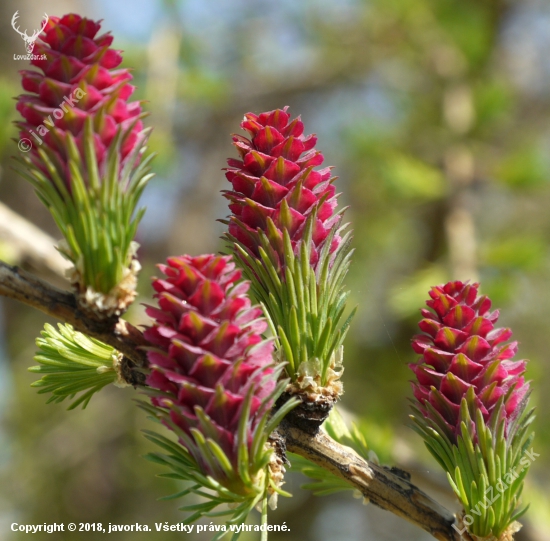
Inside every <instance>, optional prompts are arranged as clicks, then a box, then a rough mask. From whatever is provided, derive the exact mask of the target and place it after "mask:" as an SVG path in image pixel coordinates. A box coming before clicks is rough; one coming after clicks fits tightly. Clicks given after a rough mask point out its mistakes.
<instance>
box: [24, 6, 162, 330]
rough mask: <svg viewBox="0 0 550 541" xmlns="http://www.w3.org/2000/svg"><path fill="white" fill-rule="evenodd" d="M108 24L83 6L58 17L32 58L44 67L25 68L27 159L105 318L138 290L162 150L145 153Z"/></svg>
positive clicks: (88, 295)
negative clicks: (81, 11)
mask: <svg viewBox="0 0 550 541" xmlns="http://www.w3.org/2000/svg"><path fill="white" fill-rule="evenodd" d="M100 27H101V24H100V23H99V22H96V21H93V20H91V19H87V18H83V17H81V16H80V15H76V14H70V15H65V16H63V17H61V18H60V17H50V19H49V20H48V23H47V25H46V26H45V29H44V31H43V33H42V34H41V35H40V41H38V42H37V43H36V45H35V47H34V55H35V57H36V58H35V59H34V60H32V61H31V64H32V65H33V66H35V67H36V68H38V71H37V70H23V71H22V72H21V75H22V85H23V89H24V90H25V91H26V93H25V94H22V95H20V96H19V97H18V99H17V110H18V111H19V112H20V113H21V115H22V116H23V120H22V121H19V122H17V125H18V127H19V129H20V139H21V141H22V143H23V144H22V145H20V150H21V151H22V152H21V153H20V154H19V157H18V158H17V161H18V163H19V164H20V165H21V167H19V169H18V170H19V172H20V174H21V175H22V176H23V177H25V178H26V179H27V180H29V181H30V182H31V183H32V184H33V186H34V188H35V190H36V192H37V194H38V196H39V197H40V199H41V201H42V202H43V203H44V204H45V205H46V206H47V207H48V209H49V210H50V212H51V214H52V216H53V218H54V220H55V221H56V223H57V225H58V227H59V229H60V230H61V233H62V234H63V236H64V241H63V242H62V243H61V244H60V245H59V251H60V252H61V253H62V254H63V255H64V256H65V257H66V258H67V259H68V260H70V261H71V262H72V263H73V265H74V268H73V269H71V271H70V276H69V278H70V280H71V283H72V284H73V287H74V289H75V290H76V292H77V294H78V297H79V304H80V306H81V308H83V309H85V310H87V311H91V312H92V313H93V314H94V315H95V316H97V317H98V318H101V319H105V318H111V317H113V316H119V315H121V314H122V313H123V312H124V311H125V310H126V309H127V308H128V306H129V305H130V304H131V303H132V302H133V300H134V298H135V296H136V293H135V288H136V283H137V280H136V276H137V273H138V271H139V269H140V266H139V262H138V261H137V259H136V258H135V255H136V250H137V244H136V243H135V242H134V240H133V239H134V237H135V235H136V231H137V227H138V224H139V222H140V220H141V217H142V216H143V212H144V210H143V209H141V210H137V211H136V207H137V204H138V202H139V198H140V196H141V193H142V192H143V189H144V188H145V185H146V184H147V182H148V180H149V179H150V178H151V177H152V174H149V170H148V163H149V161H150V159H151V158H152V156H148V157H147V158H142V154H143V152H144V151H145V144H146V141H147V137H148V134H149V131H150V130H149V129H143V125H142V122H141V117H142V116H143V115H144V114H143V113H142V111H141V105H140V102H139V101H130V97H131V95H132V93H133V91H134V87H133V86H132V85H131V84H130V81H131V79H132V76H131V75H130V71H129V70H128V69H126V68H120V67H119V66H120V63H121V62H122V56H121V54H120V51H118V50H116V49H112V48H111V47H110V46H111V43H112V41H113V36H111V35H110V34H108V33H107V34H101V35H99V30H100ZM23 140H24V141H23ZM29 144H30V145H32V147H31V148H30V151H29V152H24V150H27V147H28V146H29Z"/></svg>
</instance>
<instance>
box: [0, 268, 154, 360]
mask: <svg viewBox="0 0 550 541" xmlns="http://www.w3.org/2000/svg"><path fill="white" fill-rule="evenodd" d="M0 295H3V296H5V297H9V298H11V299H15V300H17V301H19V302H22V303H24V304H27V305H28V306H32V307H33V308H36V309H37V310H40V311H42V312H44V313H45V314H48V315H49V316H52V317H55V318H57V319H60V320H61V321H64V322H65V323H70V324H71V325H72V326H73V327H74V328H75V329H76V330H77V331H80V332H82V333H85V334H87V335H88V336H93V337H94V338H97V339H98V340H101V341H102V342H104V343H105V344H109V345H110V346H112V347H114V348H115V349H117V350H118V351H120V352H121V353H122V354H124V356H125V357H127V358H128V359H130V360H131V361H132V362H133V363H134V364H135V365H136V366H137V367H139V368H144V367H146V366H147V356H146V354H145V352H144V351H143V350H141V349H138V348H139V347H140V346H147V345H148V342H147V341H146V340H145V338H144V337H143V334H142V333H141V331H140V330H139V329H136V327H134V326H133V325H131V324H130V323H128V322H127V321H124V320H123V319H119V320H118V321H117V320H116V319H115V320H114V321H110V322H109V323H108V324H106V322H105V321H104V320H100V319H95V318H94V317H93V315H92V314H90V313H89V312H84V311H83V310H81V309H80V308H79V306H78V303H77V301H76V297H75V296H74V295H73V294H72V293H70V292H68V291H63V290H61V289H58V288H57V287H54V286H52V285H51V284H49V283H48V282H46V281H44V280H41V279H40V278H37V277H36V276H33V275H32V274H31V273H29V272H27V271H24V270H23V269H20V268H18V267H12V266H11V265H8V264H6V263H4V262H3V261H0Z"/></svg>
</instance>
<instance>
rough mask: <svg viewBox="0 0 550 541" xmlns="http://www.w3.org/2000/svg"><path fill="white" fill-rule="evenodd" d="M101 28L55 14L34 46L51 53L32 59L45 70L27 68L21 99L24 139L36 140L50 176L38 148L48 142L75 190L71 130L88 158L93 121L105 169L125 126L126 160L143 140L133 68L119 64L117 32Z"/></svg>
mask: <svg viewBox="0 0 550 541" xmlns="http://www.w3.org/2000/svg"><path fill="white" fill-rule="evenodd" d="M100 27H101V24H100V22H96V21H93V20H91V19H86V18H83V17H81V16H80V15H76V14H69V15H64V16H63V17H61V18H60V17H50V19H49V21H48V24H47V25H46V27H45V29H44V32H43V33H42V34H41V36H40V39H41V41H38V42H37V43H36V45H35V48H34V54H35V55H37V56H38V57H42V56H45V60H43V59H35V60H32V61H31V64H32V65H33V66H36V67H37V68H38V69H39V70H40V71H30V70H23V71H21V76H22V84H23V88H24V90H26V91H27V94H22V95H20V96H19V97H18V100H17V110H18V111H19V112H20V113H21V115H22V116H23V118H24V121H22V122H19V123H18V126H19V128H20V130H21V131H20V137H21V138H25V139H28V140H30V141H31V143H32V145H33V148H32V150H31V156H32V157H33V161H34V163H35V164H36V165H37V166H38V167H40V168H41V169H42V170H43V171H44V172H45V173H46V174H49V173H48V171H47V169H46V168H45V167H44V165H43V164H42V163H41V162H40V160H39V159H38V149H39V148H40V147H41V146H42V145H46V146H47V147H49V148H51V149H52V150H53V151H54V152H55V156H56V158H57V163H56V165H58V166H60V167H61V168H62V170H64V172H65V175H64V177H65V178H64V180H65V182H66V183H67V187H68V188H69V190H70V188H71V186H70V180H69V179H70V171H69V168H68V163H67V162H68V154H67V145H66V141H65V138H66V134H67V133H71V134H72V135H73V136H74V138H75V140H76V143H77V145H78V147H79V149H80V152H81V155H82V158H84V149H83V145H82V139H83V135H84V124H85V121H86V119H88V118H89V119H91V121H92V126H93V137H94V145H95V151H96V156H97V160H98V168H99V171H100V173H101V172H103V170H104V168H105V167H106V158H107V150H108V148H109V146H110V145H111V143H112V142H113V139H114V138H115V135H116V132H117V128H118V127H119V126H121V127H122V129H123V130H124V131H126V132H127V133H126V136H125V139H124V141H123V143H122V145H121V148H120V159H121V162H122V163H123V162H124V160H125V159H126V158H127V157H128V156H129V155H130V153H131V152H132V150H133V149H134V148H135V147H136V145H138V143H139V142H140V141H141V140H142V139H143V134H142V130H143V126H142V123H141V121H140V120H139V118H140V115H141V114H142V112H141V106H140V103H139V102H138V101H129V98H130V96H131V95H132V93H133V91H134V87H133V86H132V85H131V84H130V83H129V81H131V79H132V76H131V74H130V72H129V70H128V69H126V68H118V66H119V65H120V63H121V62H122V56H121V54H120V51H118V50H116V49H111V48H110V45H111V43H112V41H113V36H112V35H110V34H109V33H106V34H101V35H98V32H99V30H100ZM117 68H118V69H117Z"/></svg>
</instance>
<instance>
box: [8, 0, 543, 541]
mask: <svg viewBox="0 0 550 541" xmlns="http://www.w3.org/2000/svg"><path fill="white" fill-rule="evenodd" d="M15 10H19V12H20V21H21V28H25V27H27V28H31V27H37V25H38V24H39V20H40V18H41V16H42V15H43V13H44V11H45V12H46V13H48V14H49V15H62V14H64V13H68V12H77V13H79V14H82V15H86V16H89V17H92V18H95V19H103V20H104V22H103V29H104V30H106V31H107V30H110V31H112V32H113V33H114V35H115V42H114V46H115V47H117V48H120V49H123V50H124V51H125V52H124V58H125V61H124V65H125V66H128V67H132V68H134V71H133V74H134V77H135V84H136V85H137V87H138V88H137V91H136V94H135V96H136V97H137V98H138V99H143V100H146V103H145V106H144V107H145V108H146V109H147V110H149V111H150V112H151V116H150V117H149V118H148V119H147V121H146V123H147V124H148V125H152V126H154V132H153V137H152V144H151V147H152V148H153V150H154V151H156V152H158V157H157V158H156V161H155V165H154V168H155V170H156V172H157V176H156V177H155V179H153V181H152V182H151V183H150V185H149V187H148V188H147V190H146V193H145V197H144V203H145V204H146V205H147V207H148V213H147V214H146V217H145V219H144V221H143V222H142V226H141V229H140V233H139V239H138V240H139V242H140V243H141V245H142V249H141V257H142V263H143V266H144V270H143V272H142V274H141V283H140V288H141V297H140V298H139V301H140V302H142V303H143V302H148V301H150V295H151V290H150V287H149V278H148V277H149V276H151V275H152V274H154V272H155V269H154V265H155V263H157V262H161V261H163V260H164V259H165V258H166V257H167V256H168V255H176V254H181V253H190V254H199V253H205V252H211V251H217V250H220V249H222V247H223V245H222V243H221V241H220V240H219V237H220V235H221V234H222V233H223V227H224V226H223V225H221V224H220V223H218V222H216V220H217V219H220V218H224V217H225V216H226V215H227V213H228V210H227V203H226V201H225V199H223V198H222V197H221V195H220V193H219V192H220V190H222V189H225V188H227V187H228V183H227V181H226V180H225V177H224V174H223V172H222V171H221V169H222V168H223V167H224V166H225V160H226V158H228V157H232V156H234V154H235V153H234V149H233V147H232V145H231V138H230V134H231V133H232V132H237V131H239V122H240V120H241V118H242V116H243V114H244V113H245V112H248V111H253V112H256V113H258V112H262V111H266V110H271V109H274V108H277V107H283V106H285V105H289V106H290V113H291V114H293V115H298V114H301V115H302V119H303V121H304V123H305V125H306V131H307V132H308V133H310V132H315V133H317V135H318V137H319V143H318V148H319V149H320V150H321V151H322V152H323V153H324V155H325V164H326V165H332V166H334V168H335V169H334V172H335V174H337V175H338V176H339V177H340V179H339V180H338V181H337V188H338V191H341V192H342V195H341V197H340V201H341V204H342V205H349V210H348V211H347V213H346V216H347V218H348V220H350V221H351V222H352V225H353V228H354V231H355V234H354V245H355V250H356V251H355V256H354V264H353V266H352V269H351V272H350V274H349V277H348V279H347V284H348V287H349V288H350V289H351V292H352V295H351V305H358V307H359V309H358V313H357V316H356V317H355V320H354V322H353V324H352V328H351V331H350V333H349V335H348V338H347V342H346V346H345V348H346V350H345V353H346V355H345V367H346V369H345V374H344V384H345V395H344V397H343V401H342V403H343V406H344V407H345V408H346V410H347V412H348V413H349V416H350V418H351V417H354V418H355V419H356V421H357V422H358V423H359V424H360V425H361V426H362V427H363V429H364V432H365V436H366V439H367V441H368V442H369V445H370V447H371V448H372V449H373V450H374V451H375V452H376V453H377V454H378V456H379V457H380V459H381V461H382V462H383V463H387V464H397V465H399V466H400V467H402V468H404V469H406V470H408V471H410V472H411V473H412V475H413V481H415V482H417V483H418V484H419V485H420V486H422V487H423V488H424V489H425V490H426V491H428V492H429V493H430V494H431V495H433V496H434V497H435V498H436V499H437V500H439V501H441V502H443V503H444V504H445V505H448V506H449V507H451V508H453V509H456V507H454V506H455V503H454V500H453V498H452V495H451V493H450V489H449V488H448V487H447V484H446V480H445V478H444V476H443V475H442V473H441V472H440V471H439V470H438V468H437V467H436V465H435V463H434V461H433V460H432V459H431V458H430V457H429V456H428V454H427V452H426V451H425V450H424V448H423V445H422V443H421V442H420V441H419V438H418V437H417V436H416V434H414V433H413V432H412V430H410V429H409V428H407V426H406V422H407V415H408V403H407V398H408V397H410V396H412V393H411V391H410V384H409V383H408V380H409V379H410V377H411V373H410V371H409V369H408V368H407V363H408V362H412V361H413V360H414V359H415V356H414V354H413V352H412V350H411V348H410V338H411V336H412V335H413V334H414V333H415V332H416V329H417V327H416V324H417V321H418V319H419V308H420V307H421V306H423V303H424V301H425V300H426V298H427V292H428V290H429V287H430V286H431V285H435V284H438V283H441V282H444V281H447V280H449V279H452V278H456V279H462V280H468V279H470V280H479V281H480V282H481V289H482V292H484V293H486V294H488V295H490V296H491V297H492V299H493V306H494V307H498V308H500V309H501V314H502V315H501V319H500V323H501V324H502V325H504V326H510V327H511V328H512V329H513V331H514V337H515V339H517V340H518V341H519V342H520V349H519V351H520V356H521V358H528V359H530V360H531V362H530V363H529V365H528V366H529V369H528V377H529V379H531V380H532V381H533V384H532V387H533V398H532V403H533V404H534V405H536V407H537V411H538V417H537V421H536V425H535V430H536V434H537V435H536V439H535V443H534V450H535V452H536V453H538V454H539V455H540V457H539V458H537V460H536V461H535V463H534V464H533V466H532V471H531V473H530V475H529V476H528V478H527V488H526V494H525V499H526V500H530V501H531V509H530V511H529V512H528V513H527V515H526V516H525V517H524V519H522V522H524V525H525V526H524V529H523V530H522V531H521V532H520V533H519V534H518V535H517V537H516V539H517V540H520V541H521V540H522V539H523V540H545V539H546V540H548V539H550V534H549V529H550V492H549V490H548V484H549V483H550V469H549V466H550V429H548V423H549V420H550V401H546V400H545V399H544V396H546V394H547V393H550V375H549V374H550V370H549V368H550V365H549V354H548V339H549V336H550V333H549V331H548V327H549V325H550V288H549V287H548V284H549V283H550V257H549V247H548V246H549V241H550V212H548V208H549V207H550V152H549V149H550V57H549V55H548V50H550V3H549V2H548V1H547V0H522V1H520V0H508V1H505V0H460V1H459V0H444V1H442V0H339V1H337V0H332V1H329V0H301V1H296V0H277V1H271V0H171V1H169V0H166V1H161V0H156V1H155V0H137V1H130V0H120V1H118V2H109V1H108V0H90V1H84V0H82V1H77V0H71V1H69V0H67V1H62V0H59V1H56V0H51V1H50V0H44V1H41V2H33V1H31V0H17V1H15V0H7V1H6V0H4V1H3V2H2V3H1V4H0V29H1V32H0V51H1V52H0V158H1V165H0V167H1V169H0V175H1V176H0V200H1V201H3V202H4V203H5V204H7V205H9V206H10V207H11V208H12V209H14V210H16V211H17V212H19V213H20V214H22V215H23V216H25V217H27V218H29V219H30V220H31V221H33V222H34V223H35V224H37V225H38V226H40V227H41V228H43V229H44V230H45V231H47V232H49V233H50V234H52V235H53V236H54V237H56V238H58V236H59V235H58V234H57V233H56V231H55V227H54V225H53V222H52V220H51V218H50V217H49V215H48V214H47V213H46V211H45V210H44V209H42V207H41V206H40V204H39V203H38V200H37V198H36V197H35V195H34V194H33V192H32V189H31V188H30V186H29V185H28V184H27V183H26V182H25V181H24V180H22V179H21V178H18V177H17V176H16V175H15V173H14V172H13V171H12V170H10V162H11V158H10V156H12V155H14V154H15V153H16V152H17V147H16V143H15V142H13V141H11V139H10V138H12V137H16V130H15V128H14V127H13V125H12V124H11V121H13V120H14V119H16V113H15V106H14V101H13V99H12V98H13V97H14V96H16V95H18V94H19V93H20V92H21V89H20V84H19V75H18V73H17V72H18V70H20V69H27V68H28V65H27V63H26V62H24V61H17V60H14V58H13V55H14V54H23V53H24V43H23V41H22V40H21V38H20V37H19V36H18V35H17V34H16V33H15V32H14V31H13V30H12V28H11V26H10V21H11V18H12V16H13V13H14V12H15ZM8 225H9V224H0V232H1V231H2V229H3V228H4V229H6V228H7V227H8ZM0 258H3V259H5V260H7V261H8V262H10V263H14V264H15V263H18V264H22V265H26V264H27V262H26V261H25V260H20V259H21V258H20V257H19V255H18V250H17V247H14V246H11V245H10V243H9V242H7V241H6V240H5V239H4V240H2V235H1V234H0ZM32 270H34V271H35V272H37V273H39V274H40V273H41V272H42V270H41V269H40V268H37V269H32ZM55 280H57V283H58V284H59V283H60V282H59V279H55ZM129 317H130V319H132V320H133V321H135V322H138V323H146V322H147V319H146V317H145V316H144V314H143V306H142V305H141V304H139V303H137V305H136V306H135V307H133V309H132V313H131V314H129ZM43 323H44V317H43V316H42V315H41V314H40V313H38V312H34V311H31V310H29V309H27V308H25V307H24V306H21V305H18V304H16V303H14V302H11V301H8V300H5V299H1V298H0V540H6V541H18V540H22V539H24V538H26V536H25V535H24V534H17V533H12V532H11V531H10V528H9V526H10V524H11V523H12V522H18V523H29V524H38V523H43V522H48V523H51V522H65V523H68V522H75V523H79V522H89V523H92V522H102V523H103V524H107V523H109V522H112V523H116V524H132V523H136V522H140V523H147V524H149V525H151V526H152V525H153V524H154V523H155V522H165V521H168V522H169V523H171V524H172V523H177V522H178V521H179V520H180V519H181V514H180V513H179V512H178V511H177V507H178V505H177V501H170V502H159V501H157V500H156V499H157V498H158V497H160V496H163V495H166V494H169V493H171V492H173V491H175V488H176V487H175V486H174V485H173V484H172V483H171V482H169V481H167V480H164V479H158V478H155V475H156V474H158V473H162V471H161V470H160V469H159V468H158V467H157V466H155V465H153V464H150V463H148V462H146V461H145V460H143V458H141V455H143V454H144V453H146V452H148V451H150V450H151V445H150V444H149V443H148V442H147V441H146V440H145V438H144V437H143V435H142V434H141V433H140V429H142V428H151V423H150V422H149V421H147V420H146V418H145V415H144V414H142V413H141V412H140V411H138V409H137V408H136V406H135V403H134V402H133V399H134V398H136V396H137V393H136V392H135V391H133V390H131V389H129V390H128V389H127V390H123V391H121V390H119V389H115V388H112V389H107V390H106V391H104V392H103V393H101V395H100V396H97V397H95V398H94V399H92V402H91V403H90V405H89V406H88V408H87V409H86V410H85V411H81V410H77V411H72V412H67V411H66V410H65V406H64V405H63V404H61V405H47V406H46V405H45V404H44V402H45V399H44V397H43V396H39V395H37V394H36V392H35V391H34V390H33V389H31V388H30V387H29V385H30V383H31V382H32V381H33V380H34V379H35V378H34V376H33V375H32V374H30V373H28V372H27V367H29V366H31V365H32V364H34V363H33V360H32V356H33V353H34V349H35V347H34V339H35V337H36V336H38V334H39V332H40V330H41V329H42V326H43ZM302 482H303V478H301V477H300V476H299V475H291V476H289V478H288V483H287V485H285V488H288V490H290V491H291V492H293V493H294V497H293V498H292V499H289V500H283V501H281V503H280V506H279V509H278V510H277V511H276V512H274V513H272V514H271V516H270V520H271V522H273V523H276V524H282V523H283V522H286V524H287V525H288V526H289V528H290V530H291V531H290V533H286V534H279V535H273V536H271V537H270V539H272V541H279V540H283V539H286V540H304V541H309V540H311V541H313V540H315V541H324V540H327V541H328V540H332V539H334V538H338V539H342V540H345V541H355V540H357V541H359V540H365V539H368V540H374V541H377V540H394V539H411V540H416V539H418V540H427V539H430V536H428V535H427V534H425V533H424V532H422V531H421V530H419V529H417V528H415V527H413V526H410V525H408V524H407V523H406V522H404V521H402V520H399V519H396V518H395V517H394V516H393V515H391V514H389V513H385V512H383V511H381V510H379V509H376V508H374V507H373V506H367V507H364V506H362V505H361V504H360V502H359V500H353V498H352V497H351V493H348V494H343V495H340V496H333V497H330V498H324V499H315V498H312V497H311V496H309V495H308V494H307V493H306V492H304V491H301V490H300V489H299V486H300V484H301V483H302ZM257 519H258V517H257V516H256V517H252V520H257ZM112 535H116V538H117V539H120V540H121V541H126V540H129V539H134V538H144V539H145V538H151V539H159V540H161V539H162V540H167V541H169V540H172V539H181V538H182V536H184V535H185V534H156V533H151V534H124V533H118V534H112ZM46 537H47V538H48V539H51V538H52V537H51V536H47V535H45V534H36V535H35V536H34V537H33V538H34V539H38V540H40V539H46ZM100 537H102V536H101V535H100V534H94V533H74V534H69V533H65V534H55V539H60V540H62V541H68V540H73V539H86V540H89V541H93V540H96V539H100ZM185 537H186V538H188V539H190V540H194V539H197V540H207V539H209V538H210V535H207V534H200V535H198V536H195V535H185ZM256 537H257V535H256V536H254V535H243V537H242V539H243V540H244V541H249V540H252V539H256Z"/></svg>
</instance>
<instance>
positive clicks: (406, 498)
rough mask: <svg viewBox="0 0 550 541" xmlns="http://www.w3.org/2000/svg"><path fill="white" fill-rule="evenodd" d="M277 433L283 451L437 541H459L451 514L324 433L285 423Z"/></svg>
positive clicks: (385, 470) (459, 537) (425, 495)
mask: <svg viewBox="0 0 550 541" xmlns="http://www.w3.org/2000/svg"><path fill="white" fill-rule="evenodd" d="M277 431H278V432H279V434H280V435H281V436H282V437H283V438H284V440H285V441H286V448H287V450H288V451H290V452H292V453H296V454H298V455H300V456H303V457H304V458H307V459H308V460H311V461H312V462H314V463H315V464H317V465H318V466H321V467H322V468H324V469H326V470H327V471H330V472H331V473H333V474H334V475H336V476H338V477H340V478H341V479H344V480H345V481H347V482H349V483H351V484H352V485H354V486H355V487H356V488H357V489H358V490H359V491H360V492H361V494H363V496H364V497H365V498H367V499H368V500H369V501H371V502H372V503H374V504H375V505H378V506H379V507H381V508H382V509H385V510H386V511H390V512H391V513H394V514H395V515H398V516H400V517H403V518H404V519H406V520H408V521H409V522H412V523H413V524H415V525H416V526H419V527H420V528H422V529H423V530H426V531H427V532H429V533H430V534H431V535H433V536H434V537H435V538H436V539H439V540H440V541H459V540H461V536H460V534H459V532H458V531H457V530H456V529H455V528H453V523H454V522H455V517H454V516H453V514H452V513H451V512H450V511H448V510H447V509H445V508H444V507H442V506H441V505H439V504H438V503H437V502H436V501H434V500H432V499H431V498H430V497H429V496H428V495H427V494H424V492H422V491H421V490H420V489H418V488H417V487H416V486H414V485H413V484H412V483H410V482H409V481H407V480H406V479H404V478H403V477H400V476H398V475H396V474H395V473H393V472H391V471H390V470H388V469H385V468H383V467H382V466H378V465H377V464H374V463H372V462H367V461H366V460H364V459H363V458H361V457H360V456H359V455H358V454H356V453H355V452H354V451H353V450H352V449H350V448H349V447H346V446H343V445H340V444H339V443H337V442H336V441H334V440H333V439H332V438H330V437H329V436H328V435H327V434H326V433H324V432H323V431H319V432H318V433H317V434H316V435H314V436H312V435H310V434H307V433H306V432H304V431H302V430H301V429H299V428H297V427H295V426H293V425H291V424H289V423H288V421H286V420H284V421H283V422H282V423H281V425H279V427H278V429H277Z"/></svg>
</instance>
